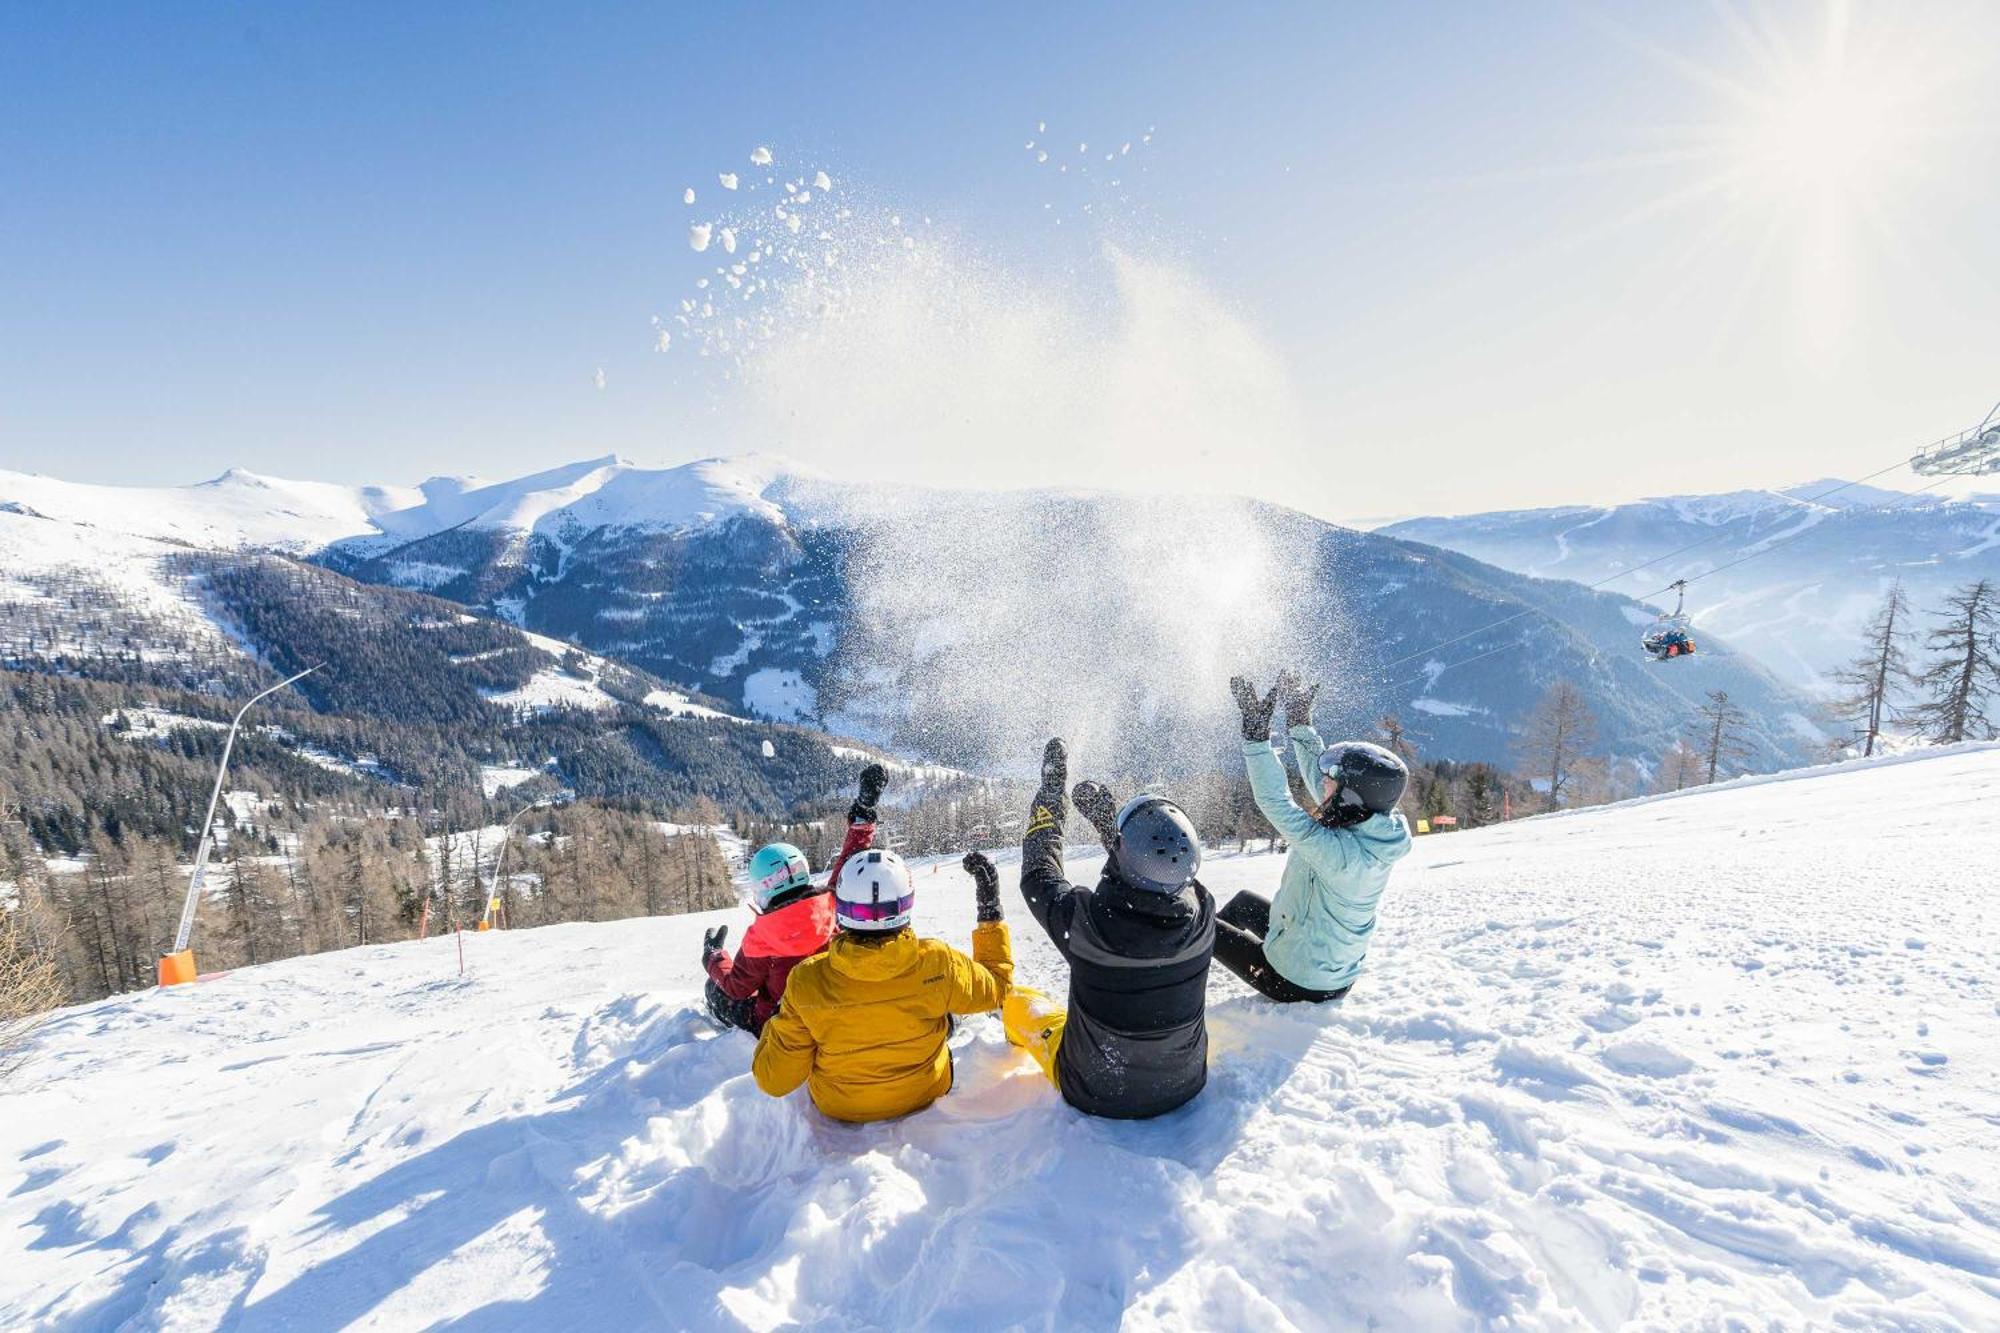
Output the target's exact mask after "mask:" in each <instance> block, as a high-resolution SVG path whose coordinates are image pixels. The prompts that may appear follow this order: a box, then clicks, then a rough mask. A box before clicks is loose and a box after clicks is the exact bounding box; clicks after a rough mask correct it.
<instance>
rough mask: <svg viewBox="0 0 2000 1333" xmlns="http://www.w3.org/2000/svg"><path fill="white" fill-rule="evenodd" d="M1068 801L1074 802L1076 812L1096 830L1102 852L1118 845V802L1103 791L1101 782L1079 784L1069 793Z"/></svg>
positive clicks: (1107, 792) (1106, 791)
mask: <svg viewBox="0 0 2000 1333" xmlns="http://www.w3.org/2000/svg"><path fill="white" fill-rule="evenodd" d="M1070 799H1071V800H1073V801H1075V802H1076V811H1077V813H1078V814H1080V815H1082V816H1083V817H1084V818H1085V819H1088V820H1089V821H1090V826H1091V827H1092V828H1094V829H1096V830H1097V836H1098V838H1099V839H1101V840H1102V841H1103V843H1104V850H1105V851H1107V852H1108V851H1111V850H1113V849H1114V848H1116V847H1117V845H1118V800H1117V798H1116V797H1114V796H1112V794H1111V793H1110V792H1109V791H1108V790H1106V789H1105V786H1104V784H1103V783H1101V782H1079V783H1077V784H1076V787H1075V789H1074V790H1072V791H1071V792H1070Z"/></svg>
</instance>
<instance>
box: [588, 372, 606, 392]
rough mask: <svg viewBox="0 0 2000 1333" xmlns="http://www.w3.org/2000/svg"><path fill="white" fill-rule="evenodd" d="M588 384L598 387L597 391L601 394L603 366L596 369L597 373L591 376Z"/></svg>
mask: <svg viewBox="0 0 2000 1333" xmlns="http://www.w3.org/2000/svg"><path fill="white" fill-rule="evenodd" d="M590 382H591V383H592V384H595V385H596V386H597V387H598V389H599V391H600V392H601V391H602V390H603V388H604V367H603V366H599V367H598V368H597V373H596V374H595V375H592V376H591V377H590Z"/></svg>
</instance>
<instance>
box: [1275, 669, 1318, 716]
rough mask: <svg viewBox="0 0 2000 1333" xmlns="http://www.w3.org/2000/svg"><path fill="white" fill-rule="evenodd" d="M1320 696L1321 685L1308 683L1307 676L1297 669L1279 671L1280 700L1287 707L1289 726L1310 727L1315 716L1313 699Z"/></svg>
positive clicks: (1286, 713)
mask: <svg viewBox="0 0 2000 1333" xmlns="http://www.w3.org/2000/svg"><path fill="white" fill-rule="evenodd" d="M1317 698H1319V686H1318V685H1317V684H1313V685H1308V684H1306V682H1305V677H1303V676H1301V675H1299V674H1298V673H1297V672H1296V671H1280V672H1279V673H1278V702H1279V703H1280V704H1282V705H1283V706H1284V709H1285V725H1286V726H1288V727H1310V726H1311V725H1312V716H1313V700H1315V699H1317Z"/></svg>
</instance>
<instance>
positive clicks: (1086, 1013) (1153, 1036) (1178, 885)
mask: <svg viewBox="0 0 2000 1333" xmlns="http://www.w3.org/2000/svg"><path fill="white" fill-rule="evenodd" d="M1068 777H1069V756H1068V753H1067V751H1066V750H1065V749H1064V746H1063V743H1062V741H1061V740H1059V739H1058V740H1052V741H1050V742H1049V744H1048V748H1047V749H1046V750H1045V751H1044V752H1043V755H1042V783H1041V787H1040V789H1039V790H1038V791H1037V792H1036V793H1035V799H1034V805H1033V807H1032V809H1031V811H1030V813H1029V819H1028V831H1027V836H1026V839H1025V841H1024V842H1023V843H1022V846H1021V896H1022V897H1024V898H1026V899H1027V901H1028V910H1029V911H1031V912H1033V913H1034V916H1035V920H1037V921H1039V922H1041V923H1042V928H1043V929H1044V930H1046V931H1048V933H1049V939H1050V940H1052V941H1053V942H1054V943H1055V946H1056V949H1057V950H1058V951H1059V952H1060V953H1061V954H1062V956H1063V957H1064V958H1065V959H1067V960H1068V961H1069V965H1070V973H1069V1006H1068V1008H1067V1009H1059V1008H1057V1007H1056V1006H1055V1005H1054V1004H1053V1003H1052V1002H1051V1001H1050V999H1049V997H1047V996H1045V995H1042V994H1041V993H1040V992H1037V991H1033V990H1027V989H1023V988H1021V987H1018V986H1017V987H1015V988H1014V989H1013V990H1012V991H1010V992H1009V993H1008V996H1007V999H1006V1000H1005V1002H1004V1003H1003V1004H1002V1006H1001V1011H1000V1013H1001V1020H1002V1022H1003V1023H1004V1024H1005V1026H1006V1029H1007V1038H1008V1040H1009V1041H1011V1042H1013V1043H1014V1044H1015V1045H1017V1046H1020V1047H1022V1048H1024V1049H1025V1050H1027V1051H1028V1052H1029V1053H1030V1054H1031V1055H1033V1056H1034V1057H1035V1059H1036V1061H1037V1062H1038V1063H1039V1064H1040V1065H1041V1066H1042V1071H1043V1072H1044V1073H1045V1074H1047V1075H1048V1076H1049V1078H1050V1080H1051V1081H1053V1082H1054V1083H1055V1085H1056V1087H1057V1089H1058V1090H1059V1091H1060V1092H1061V1093H1062V1096H1063V1100H1064V1101H1066V1102H1068V1103H1069V1104H1070V1105H1071V1106H1074V1107H1075V1108H1076V1109H1077V1110H1079V1111H1082V1112H1084V1113H1086V1114H1088V1115H1099V1116H1110V1117H1113V1118H1116V1119H1121V1120H1143V1119H1146V1118H1147V1117H1150V1116H1156V1115H1163V1114H1165V1113H1166V1112H1168V1111H1171V1110H1173V1109H1174V1108H1175V1107H1177V1106H1180V1105H1181V1104H1182V1103H1184V1102H1186V1101H1187V1100H1188V1099H1189V1098H1191V1097H1193V1096H1194V1095H1195V1094H1196V1093H1198V1092H1200V1091H1201V1089H1202V1085H1203V1084H1205V1083H1206V1082H1207V1081H1208V1027H1207V1025H1206V1022H1205V1021H1204V1013H1205V1009H1204V1005H1205V1002H1206V998H1207V989H1208V964H1209V956H1210V955H1211V954H1212V953H1213V952H1214V949H1215V899H1214V897H1213V896H1212V895H1211V894H1210V893H1209V891H1208V890H1207V889H1205V888H1203V887H1202V886H1201V883H1200V882H1199V881H1198V880H1196V879H1195V875H1196V873H1197V872H1198V871H1199V870H1200V869H1201V842H1200V840H1199V839H1198V838H1196V836H1195V832H1194V827H1193V825H1192V824H1190V823H1189V822H1188V818H1187V816H1186V815H1184V814H1182V813H1181V811H1180V809H1179V808H1178V807H1176V806H1175V805H1174V804H1173V802H1171V801H1167V800H1163V799H1162V798H1160V797H1157V796H1142V797H1140V798H1139V799H1137V800H1135V801H1132V802H1130V803H1128V804H1127V805H1126V806H1125V808H1124V809H1123V810H1117V809H1116V808H1115V803H1114V802H1113V800H1112V798H1111V793H1110V792H1108V791H1106V790H1105V789H1104V788H1103V787H1102V786H1099V785H1098V784H1096V783H1094V782H1083V783H1078V784H1077V788H1076V793H1075V795H1076V804H1077V808H1078V810H1080V811H1081V812H1082V813H1083V815H1084V817H1085V818H1087V819H1088V820H1090V822H1091V823H1092V824H1093V825H1095V826H1096V828H1097V830H1098V833H1099V834H1100V836H1102V837H1103V838H1104V842H1105V847H1106V850H1107V851H1108V852H1109V855H1108V856H1107V857H1106V859H1105V862H1104V874H1103V877H1102V878H1100V879H1099V880H1098V882H1097V887H1096V888H1095V889H1083V888H1079V887H1077V886H1076V885H1074V884H1071V883H1070V882H1069V881H1068V880H1066V879H1065V878H1064V877H1063V855H1062V848H1063V823H1064V820H1065V818H1066V816H1067V813H1068V806H1069V803H1068V801H1067V800H1066V799H1065V798H1064V795H1063V787H1064V785H1065V784H1066V783H1067V782H1068Z"/></svg>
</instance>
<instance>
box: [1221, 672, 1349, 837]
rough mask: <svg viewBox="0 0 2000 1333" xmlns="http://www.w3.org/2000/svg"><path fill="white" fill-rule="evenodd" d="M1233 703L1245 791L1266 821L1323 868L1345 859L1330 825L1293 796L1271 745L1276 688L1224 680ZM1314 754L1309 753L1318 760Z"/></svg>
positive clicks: (1282, 763) (1274, 749)
mask: <svg viewBox="0 0 2000 1333" xmlns="http://www.w3.org/2000/svg"><path fill="white" fill-rule="evenodd" d="M1229 685H1230V688H1231V689H1232V690H1234V691H1235V693H1236V703H1237V706H1238V707H1239V708H1241V709H1242V710H1243V767H1244V769H1245V770H1246V771H1247V772H1248V773H1249V775H1250V795H1251V796H1252V797H1253V798H1254V799H1255V800H1256V802H1257V809H1258V810H1259V811H1260V812H1261V813H1262V814H1263V816H1264V818H1266V819H1268V820H1269V821H1271V827H1272V828H1274V829H1276V830H1278V832H1279V833H1281V834H1283V835H1284V837H1285V840H1286V841H1287V842H1289V843H1291V844H1292V846H1294V847H1297V848H1300V849H1302V850H1303V849H1306V848H1308V847H1310V852H1309V854H1310V855H1312V856H1313V858H1314V859H1315V860H1317V861H1320V862H1321V863H1322V864H1324V865H1325V866H1326V868H1327V869H1329V870H1333V869H1338V868H1340V866H1341V865H1343V864H1345V861H1346V856H1347V851H1346V847H1345V845H1344V843H1343V842H1342V840H1341V839H1340V838H1339V836H1338V835H1337V834H1336V833H1335V831H1334V830H1333V829H1330V828H1327V827H1326V826H1325V825H1323V824H1321V823H1320V822H1319V821H1318V820H1317V819H1314V818H1313V817H1312V815H1311V814H1309V813H1308V812H1307V811H1305V810H1303V809H1301V808H1300V807H1299V803H1298V802H1297V801H1294V800H1293V799H1292V789H1291V786H1290V784H1289V783H1287V782H1286V780H1285V765H1284V761H1283V760H1281V759H1279V758H1278V751H1277V750H1276V748H1275V747H1273V746H1272V744H1271V714H1272V713H1273V712H1275V711H1276V706H1277V699H1278V692H1277V690H1275V689H1273V690H1272V691H1271V692H1270V693H1269V694H1266V695H1262V696H1259V695H1258V693H1257V691H1256V688H1255V687H1254V686H1252V685H1251V684H1250V682H1249V681H1247V680H1244V679H1243V678H1242V677H1241V676H1238V677H1236V678H1235V679H1234V680H1232V681H1230V682H1229ZM1317 758H1318V756H1317V755H1314V759H1315V760H1317Z"/></svg>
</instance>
